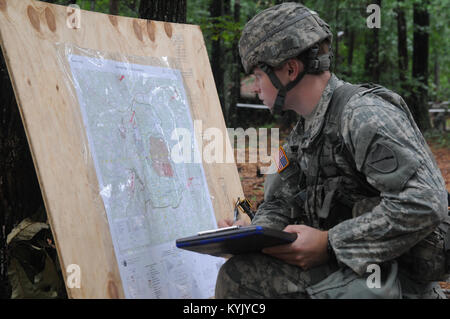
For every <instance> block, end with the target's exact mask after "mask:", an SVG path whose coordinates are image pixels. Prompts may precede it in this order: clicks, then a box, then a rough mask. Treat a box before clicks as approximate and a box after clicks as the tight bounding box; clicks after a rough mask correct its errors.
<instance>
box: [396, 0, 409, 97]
mask: <svg viewBox="0 0 450 319" xmlns="http://www.w3.org/2000/svg"><path fill="white" fill-rule="evenodd" d="M403 5H404V2H403V0H398V1H397V8H396V12H397V37H398V42H397V50H398V70H399V80H400V82H401V85H402V88H404V89H405V88H406V86H405V85H406V83H405V82H406V72H407V71H408V45H407V33H406V18H405V9H404V8H403Z"/></svg>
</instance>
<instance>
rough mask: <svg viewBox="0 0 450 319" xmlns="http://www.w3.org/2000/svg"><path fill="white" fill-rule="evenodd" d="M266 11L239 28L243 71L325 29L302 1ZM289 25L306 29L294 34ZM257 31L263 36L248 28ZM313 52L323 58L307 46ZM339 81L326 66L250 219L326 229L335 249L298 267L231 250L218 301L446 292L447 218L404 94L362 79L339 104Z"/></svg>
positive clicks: (440, 187)
mask: <svg viewBox="0 0 450 319" xmlns="http://www.w3.org/2000/svg"><path fill="white" fill-rule="evenodd" d="M273 8H274V9H273ZM273 8H270V9H268V10H266V12H268V13H267V14H266V15H265V14H258V15H257V16H255V18H253V19H252V20H251V21H250V22H249V23H248V25H250V26H248V27H246V28H245V29H244V31H243V37H242V38H241V43H240V54H241V57H242V61H243V65H244V68H245V69H246V71H247V72H249V71H251V69H252V68H253V67H254V66H256V65H260V64H259V63H260V62H261V60H262V61H263V62H264V63H265V64H269V66H270V67H275V66H277V65H279V64H280V63H282V61H284V60H286V59H287V58H289V57H292V56H293V55H292V50H294V49H295V50H294V51H295V54H298V53H301V52H302V51H303V50H304V49H305V48H306V47H310V44H311V42H314V41H318V39H319V40H323V39H325V38H326V37H327V36H329V34H328V31H329V30H328V26H327V25H326V24H325V23H324V22H323V21H322V20H320V19H319V18H318V17H316V16H312V15H308V14H305V12H306V11H305V7H304V6H302V5H300V4H293V3H284V4H282V5H279V6H275V7H273ZM292 12H296V14H293V13H292ZM309 12H310V11H309ZM279 14H282V15H281V16H280V17H279V20H280V21H276V20H274V19H276V17H278V15H279ZM283 14H284V16H288V17H289V19H291V21H290V20H289V19H287V20H286V19H284V18H283ZM292 15H293V18H292V17H291V16H292ZM297 17H301V18H302V19H297ZM305 17H306V19H308V20H305ZM264 19H267V20H266V21H265V20H264ZM273 21H275V22H273ZM292 21H294V22H293V23H294V24H292ZM305 21H306V22H305ZM274 23H278V24H280V26H273V24H274ZM295 23H300V24H301V25H299V28H302V29H303V30H310V31H311V32H310V33H308V32H305V33H300V35H299V34H295V32H297V33H298V31H295V28H296V25H295ZM302 23H304V24H302ZM265 24H268V25H271V27H270V28H269V27H266V28H267V30H265ZM292 25H293V26H294V27H295V28H290V29H288V30H286V32H279V31H280V30H283V29H282V28H284V27H286V26H287V27H288V28H289V26H292ZM258 28H259V29H258ZM260 29H262V30H260ZM272 30H275V31H276V32H279V34H277V33H274V32H273V31H272ZM320 30H325V31H326V32H325V33H323V32H320ZM261 31H263V32H262V33H261V34H262V40H261V39H259V38H258V35H255V32H261ZM283 31H285V30H283ZM261 34H259V37H261ZM314 34H318V36H317V37H315V35H314ZM253 37H255V38H253ZM270 37H275V38H276V39H273V38H270ZM295 37H297V38H300V40H299V41H300V42H296V41H297V40H298V39H296V38H295ZM302 37H304V38H302ZM314 37H315V38H314ZM242 39H244V40H245V41H243V40H242ZM249 39H250V40H249ZM271 41H272V42H273V43H272V42H271ZM302 41H303V42H302ZM255 43H256V44H255ZM264 43H269V44H271V45H268V46H265V45H264ZM277 43H278V44H279V43H281V45H277ZM305 43H306V44H305ZM308 43H309V44H308ZM302 46H303V47H302ZM268 47H269V48H268ZM291 47H294V49H289V48H291ZM286 49H287V50H288V51H289V50H290V53H288V54H285V53H284V52H285V51H286ZM272 51H274V52H272ZM275 51H276V52H275ZM309 56H310V57H311V55H309ZM270 57H272V58H270ZM312 60H313V61H314V60H316V61H323V59H321V58H320V57H317V55H314V54H313V55H312ZM303 62H304V64H305V65H309V61H303ZM316 64H317V63H312V64H311V65H312V66H314V65H316ZM319 64H320V63H319ZM307 69H308V68H307ZM309 69H310V68H309ZM317 70H318V71H320V70H319V69H316V71H317ZM269 72H270V70H269ZM308 73H314V72H309V71H308ZM318 73H320V72H318ZM271 80H272V79H271ZM272 82H273V83H274V82H276V79H275V80H274V81H272ZM344 84H345V83H344V82H343V81H341V80H339V79H338V78H337V77H336V76H335V75H334V74H332V76H331V78H330V80H329V81H328V84H327V86H326V87H325V89H324V91H323V93H322V96H321V98H320V101H319V103H318V104H317V106H316V107H315V109H314V111H313V112H312V114H310V115H309V116H307V117H306V118H302V119H300V121H299V122H298V123H297V125H296V126H295V128H294V129H293V131H292V132H291V134H290V135H289V137H288V140H287V143H286V144H285V145H284V147H283V148H284V151H285V153H286V156H287V157H288V159H289V165H288V166H287V167H286V168H285V169H283V170H282V171H281V172H279V173H276V174H273V175H269V176H267V178H266V182H265V194H264V202H263V203H262V204H261V205H260V207H259V208H258V211H257V213H256V216H255V218H254V219H253V220H252V224H257V225H263V226H267V227H270V228H276V229H284V228H285V227H286V226H287V225H290V224H305V225H308V226H311V227H314V228H317V229H322V230H328V239H329V244H330V246H331V248H332V251H333V254H334V256H333V258H330V261H329V262H328V263H327V264H324V265H321V266H318V267H314V268H312V269H309V270H302V269H301V268H300V267H296V266H292V265H289V264H286V263H284V262H283V261H281V260H278V259H276V258H273V257H271V256H268V255H264V254H251V255H240V256H234V257H232V258H231V259H229V260H228V261H227V262H226V263H225V264H224V266H223V267H222V268H221V270H220V272H219V276H218V279H217V284H216V297H217V298H440V297H445V296H444V295H443V293H442V291H441V289H440V288H439V285H438V283H437V280H441V276H442V274H443V269H444V268H445V256H444V249H443V242H444V239H443V238H444V236H445V232H444V230H443V229H441V228H440V227H439V226H440V225H442V221H443V220H444V219H446V222H448V216H447V214H448V213H447V192H446V189H445V182H444V180H443V178H442V175H441V173H440V171H439V169H438V167H437V165H436V162H435V161H434V159H433V155H432V154H431V152H430V150H429V148H428V146H427V144H426V142H425V140H424V138H423V136H422V134H421V133H420V131H419V129H418V128H417V126H416V124H415V123H414V121H413V119H412V116H411V113H410V112H409V110H408V108H407V106H406V104H405V103H404V101H403V100H402V99H401V97H400V96H398V95H397V94H395V93H393V92H391V91H388V92H387V91H386V90H384V91H383V90H380V89H379V88H377V87H368V88H364V89H362V90H358V91H357V93H356V94H354V95H353V96H352V97H351V98H350V99H349V100H348V101H345V103H340V104H339V103H338V104H339V108H338V107H337V106H336V105H337V104H336V103H334V102H333V101H334V100H332V97H333V99H334V96H335V95H336V94H335V91H336V92H337V91H339V90H341V89H342V88H341V87H344ZM274 85H275V83H274ZM346 86H347V85H345V87H346ZM278 89H279V90H281V89H280V88H278ZM284 93H285V92H284ZM277 99H278V98H277ZM330 101H332V102H331V103H330ZM281 102H283V99H281ZM330 105H332V107H330ZM337 110H339V112H337ZM372 264H376V265H378V266H379V267H380V269H381V277H382V278H381V279H382V283H381V288H369V287H368V285H367V279H368V276H369V275H370V274H371V272H368V266H369V265H372Z"/></svg>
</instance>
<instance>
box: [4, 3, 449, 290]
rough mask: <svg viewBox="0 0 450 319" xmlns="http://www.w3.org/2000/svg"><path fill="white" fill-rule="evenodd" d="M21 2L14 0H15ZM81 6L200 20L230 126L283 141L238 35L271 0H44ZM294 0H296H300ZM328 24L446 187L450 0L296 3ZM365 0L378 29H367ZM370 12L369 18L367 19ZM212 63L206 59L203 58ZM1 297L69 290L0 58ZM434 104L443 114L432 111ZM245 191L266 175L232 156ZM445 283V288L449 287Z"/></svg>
mask: <svg viewBox="0 0 450 319" xmlns="http://www.w3.org/2000/svg"><path fill="white" fill-rule="evenodd" d="M17 1H19V0H17ZM46 2H51V3H55V4H60V5H69V4H76V5H78V6H79V7H80V8H81V9H83V10H90V11H96V12H102V13H107V14H113V15H121V16H128V17H136V18H145V19H152V20H159V21H169V22H178V23H189V24H196V25H200V27H201V29H202V32H203V35H204V38H205V43H206V45H207V50H208V54H209V59H210V63H211V69H212V72H213V75H214V80H215V85H216V88H217V93H218V96H219V99H220V104H221V107H222V112H223V116H224V118H225V121H226V124H227V127H232V128H237V127H242V128H244V129H245V128H248V127H256V128H258V127H266V128H280V129H281V131H280V132H281V134H280V137H281V139H283V138H284V137H285V136H286V134H287V133H288V132H289V130H290V128H291V127H292V125H293V124H295V122H296V120H297V118H298V117H297V115H296V114H295V113H291V112H287V113H285V114H284V115H283V116H278V117H274V116H272V115H271V114H270V112H268V111H267V110H264V109H250V108H243V107H237V105H238V104H243V103H246V104H260V101H258V99H257V97H256V96H255V95H254V94H252V92H251V91H250V90H249V89H248V88H249V87H251V83H252V81H253V78H252V77H251V76H247V75H245V74H244V71H243V69H242V65H241V62H240V58H239V54H238V48H237V46H238V40H239V37H240V34H241V31H242V28H243V26H244V25H245V23H246V22H247V21H248V20H249V19H250V18H252V17H253V16H254V15H255V14H256V13H258V12H259V11H261V10H263V9H265V8H267V7H270V6H272V5H274V4H278V3H281V2H285V1H274V0H259V1H254V0H48V1H46ZM297 2H300V1H297ZM301 3H303V4H305V5H306V6H308V7H309V8H311V9H313V10H314V11H316V12H317V13H318V14H319V15H320V16H321V18H322V19H324V20H325V21H326V22H327V23H329V25H330V26H331V29H332V31H333V44H332V49H333V54H334V63H333V66H332V70H333V72H334V73H336V74H337V76H338V77H340V78H341V79H343V80H345V81H348V82H351V83H365V82H373V83H378V84H381V85H383V86H385V87H387V88H389V89H391V90H393V91H396V92H398V93H399V94H400V95H401V96H403V97H404V99H405V100H406V102H407V103H408V105H409V107H410V109H411V111H412V113H413V116H414V118H415V120H416V122H417V124H418V125H419V127H420V129H421V130H422V132H423V133H424V135H425V137H426V138H427V141H428V142H429V144H430V146H431V147H432V150H433V153H434V154H435V156H436V159H437V161H438V164H439V166H440V168H441V171H442V173H443V175H444V177H445V179H446V183H447V184H446V185H447V189H448V190H450V187H449V181H450V164H449V157H450V133H449V130H450V121H449V118H448V115H446V114H449V113H448V110H449V104H448V100H449V94H450V83H449V75H450V72H449V71H450V70H449V69H450V63H449V62H450V49H449V48H450V29H449V26H448V24H449V13H450V9H449V8H450V1H449V0H411V1H405V0H367V1H357V0H316V1H312V0H310V1H307V0H305V1H301ZM370 4H376V5H378V6H379V8H380V21H379V22H380V28H369V27H368V18H369V17H370V16H371V15H372V14H373V13H374V12H373V11H370V10H369V11H368V6H369V5H370ZM369 19H370V18H369ZM205 67H209V66H205ZM0 92H1V94H0V123H1V126H0V223H1V226H2V227H1V231H0V298H36V297H39V298H66V297H67V296H66V292H65V288H64V282H63V281H62V276H61V269H60V268H59V263H58V259H57V256H56V249H55V245H54V242H53V237H52V234H51V231H50V229H49V226H48V222H47V217H46V212H45V207H44V203H43V200H42V196H41V192H40V188H39V184H38V181H37V178H36V173H35V171H34V166H33V162H32V159H31V154H30V151H29V147H28V143H27V140H26V136H25V132H24V129H23V125H22V122H21V118H20V114H19V111H18V107H17V104H16V101H15V97H14V92H13V90H12V86H11V83H10V79H9V76H8V72H7V69H6V65H5V61H4V58H3V56H0ZM430 108H431V109H439V110H442V109H443V110H444V111H445V112H430ZM238 170H239V174H240V176H241V181H242V185H243V188H244V194H245V196H246V197H247V198H249V199H250V200H251V202H252V204H253V206H254V207H255V208H256V207H257V206H258V204H259V203H260V202H261V201H262V197H263V181H264V176H262V175H260V174H259V163H255V164H238ZM447 288H450V287H447Z"/></svg>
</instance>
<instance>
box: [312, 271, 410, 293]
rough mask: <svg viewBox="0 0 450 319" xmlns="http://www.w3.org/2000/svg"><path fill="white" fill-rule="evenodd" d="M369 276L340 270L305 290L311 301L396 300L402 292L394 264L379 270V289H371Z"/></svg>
mask: <svg viewBox="0 0 450 319" xmlns="http://www.w3.org/2000/svg"><path fill="white" fill-rule="evenodd" d="M369 275H370V274H367V275H364V276H359V275H358V274H357V273H355V272H354V271H353V270H351V269H350V268H348V267H345V268H340V269H339V270H338V271H336V272H334V273H332V274H331V275H330V276H328V277H327V278H325V279H324V280H322V281H320V282H319V283H317V284H315V285H313V286H310V287H308V288H306V291H307V293H308V295H309V297H310V298H311V299H398V298H402V290H401V285H400V281H399V279H398V266H397V263H396V262H393V263H390V264H388V265H384V266H383V267H382V268H381V270H380V275H381V278H382V279H381V285H380V286H381V287H380V288H377V287H373V288H371V287H370V285H369V284H368V282H367V281H368V276H369Z"/></svg>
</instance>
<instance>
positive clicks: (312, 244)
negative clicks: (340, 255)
mask: <svg viewBox="0 0 450 319" xmlns="http://www.w3.org/2000/svg"><path fill="white" fill-rule="evenodd" d="M284 231H286V232H289V233H297V239H296V240H295V241H294V242H292V243H291V244H287V245H280V246H274V247H268V248H264V249H263V253H265V254H268V255H271V256H273V257H275V258H278V259H281V260H283V261H285V262H286V263H288V264H291V265H295V266H299V267H301V268H303V269H305V270H306V269H309V268H312V267H314V266H318V265H321V264H324V263H326V262H327V261H328V253H327V242H328V232H327V231H321V230H318V229H315V228H312V227H309V226H305V225H289V226H287V227H286V228H285V229H284Z"/></svg>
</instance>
